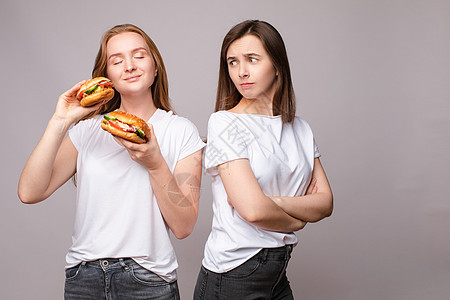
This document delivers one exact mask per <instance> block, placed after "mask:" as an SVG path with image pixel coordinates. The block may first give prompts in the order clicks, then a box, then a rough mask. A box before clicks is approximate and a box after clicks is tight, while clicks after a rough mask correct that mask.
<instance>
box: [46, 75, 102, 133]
mask: <svg viewBox="0 0 450 300" xmlns="http://www.w3.org/2000/svg"><path fill="white" fill-rule="evenodd" d="M85 82H86V80H83V81H80V82H78V83H77V84H75V85H74V86H73V87H72V88H70V89H69V90H67V91H66V92H64V93H63V94H61V96H59V98H58V103H57V104H56V110H55V113H54V115H53V118H54V119H57V120H64V123H65V124H66V125H68V126H70V125H71V124H73V123H75V122H77V121H79V120H80V119H81V118H83V117H84V116H86V115H88V114H89V113H90V112H92V111H95V110H96V109H98V107H99V106H100V105H101V103H99V104H97V105H94V106H89V107H85V106H82V105H81V104H80V101H79V100H78V99H77V92H78V90H79V89H80V87H81V86H82V85H83V84H84V83H85Z"/></svg>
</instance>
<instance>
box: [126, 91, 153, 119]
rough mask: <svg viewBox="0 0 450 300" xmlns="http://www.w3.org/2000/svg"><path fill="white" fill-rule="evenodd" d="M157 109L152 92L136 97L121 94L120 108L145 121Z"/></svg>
mask: <svg viewBox="0 0 450 300" xmlns="http://www.w3.org/2000/svg"><path fill="white" fill-rule="evenodd" d="M156 109H157V108H156V106H155V104H154V103H153V98H152V94H151V93H148V94H146V95H141V96H134V97H133V96H123V95H121V101H120V107H119V110H123V111H126V112H128V113H130V114H133V115H135V116H137V117H139V118H141V119H143V120H145V121H147V120H148V119H150V117H151V116H153V114H154V113H155V111H156Z"/></svg>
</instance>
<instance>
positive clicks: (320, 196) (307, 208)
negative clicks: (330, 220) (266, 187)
mask: <svg viewBox="0 0 450 300" xmlns="http://www.w3.org/2000/svg"><path fill="white" fill-rule="evenodd" d="M270 198H271V199H272V200H273V201H274V202H275V203H276V204H277V205H278V206H279V207H280V208H281V209H282V210H283V211H285V212H286V213H287V214H289V215H291V216H292V217H294V218H297V219H301V220H304V221H306V222H318V221H320V220H322V219H324V218H326V217H329V216H330V215H331V213H332V210H333V199H332V198H333V196H332V195H331V194H330V193H315V194H310V195H305V196H299V197H270Z"/></svg>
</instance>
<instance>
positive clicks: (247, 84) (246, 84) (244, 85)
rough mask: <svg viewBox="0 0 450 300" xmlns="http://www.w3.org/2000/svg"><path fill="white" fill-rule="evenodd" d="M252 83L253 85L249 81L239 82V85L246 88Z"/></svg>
mask: <svg viewBox="0 0 450 300" xmlns="http://www.w3.org/2000/svg"><path fill="white" fill-rule="evenodd" d="M252 85H253V83H249V82H246V83H241V87H242V88H243V89H248V88H249V87H251V86H252Z"/></svg>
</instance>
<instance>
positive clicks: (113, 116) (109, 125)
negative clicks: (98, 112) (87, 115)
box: [101, 110, 150, 144]
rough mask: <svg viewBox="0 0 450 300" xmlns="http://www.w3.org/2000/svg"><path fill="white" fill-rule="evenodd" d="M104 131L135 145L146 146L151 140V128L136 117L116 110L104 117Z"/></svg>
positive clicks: (102, 125)
mask: <svg viewBox="0 0 450 300" xmlns="http://www.w3.org/2000/svg"><path fill="white" fill-rule="evenodd" d="M101 127H102V129H103V130H105V131H107V132H109V133H111V134H113V135H116V136H118V137H121V138H123V139H125V140H128V141H130V142H133V143H138V144H145V143H147V142H148V141H149V140H150V127H149V126H148V124H147V123H146V122H145V121H144V120H142V119H141V118H139V117H136V116H135V115H132V114H129V113H126V112H124V111H120V110H115V111H112V112H110V113H109V114H107V115H105V116H104V117H103V120H102V123H101Z"/></svg>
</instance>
